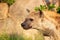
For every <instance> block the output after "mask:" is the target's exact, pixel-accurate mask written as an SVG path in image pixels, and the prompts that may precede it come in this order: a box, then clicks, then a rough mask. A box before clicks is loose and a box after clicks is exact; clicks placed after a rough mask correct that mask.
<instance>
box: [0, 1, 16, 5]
mask: <svg viewBox="0 0 60 40" xmlns="http://www.w3.org/2000/svg"><path fill="white" fill-rule="evenodd" d="M0 2H1V3H2V2H4V3H7V4H8V5H9V6H10V5H12V4H13V3H14V2H15V0H0Z"/></svg>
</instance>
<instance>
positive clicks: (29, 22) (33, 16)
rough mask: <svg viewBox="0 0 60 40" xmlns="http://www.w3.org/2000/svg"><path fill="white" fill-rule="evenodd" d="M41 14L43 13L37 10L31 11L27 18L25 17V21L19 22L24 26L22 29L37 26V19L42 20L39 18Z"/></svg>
mask: <svg viewBox="0 0 60 40" xmlns="http://www.w3.org/2000/svg"><path fill="white" fill-rule="evenodd" d="M42 16H43V13H42V11H41V10H40V11H38V12H31V13H30V14H29V15H28V16H27V18H26V19H25V21H24V22H23V23H22V24H21V26H22V27H23V28H24V29H30V28H33V27H34V28H35V27H37V26H38V27H39V21H42V20H40V19H41V17H42Z"/></svg>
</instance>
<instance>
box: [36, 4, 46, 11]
mask: <svg viewBox="0 0 60 40" xmlns="http://www.w3.org/2000/svg"><path fill="white" fill-rule="evenodd" d="M46 8H47V7H46V6H45V5H40V7H35V11H38V10H45V9H46Z"/></svg>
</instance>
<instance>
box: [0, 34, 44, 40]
mask: <svg viewBox="0 0 60 40" xmlns="http://www.w3.org/2000/svg"><path fill="white" fill-rule="evenodd" d="M36 36H37V37H36V38H35V40H43V39H42V37H41V36H38V35H36ZM0 40H33V38H32V37H26V36H24V35H18V34H10V35H9V34H6V33H3V34H0Z"/></svg>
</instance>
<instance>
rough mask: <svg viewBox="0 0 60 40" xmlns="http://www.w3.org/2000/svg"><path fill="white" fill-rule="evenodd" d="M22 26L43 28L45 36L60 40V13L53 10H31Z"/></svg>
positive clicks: (25, 27)
mask: <svg viewBox="0 0 60 40" xmlns="http://www.w3.org/2000/svg"><path fill="white" fill-rule="evenodd" d="M29 13H30V14H29V15H28V16H27V18H26V19H25V21H24V22H23V23H22V24H21V26H22V27H23V28H24V29H26V30H28V29H31V28H32V29H37V30H41V31H42V33H43V35H44V36H50V37H53V38H54V40H60V33H59V23H58V22H60V21H59V20H58V19H60V15H59V14H57V13H55V12H52V11H41V10H39V11H37V12H36V11H33V12H29Z"/></svg>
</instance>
